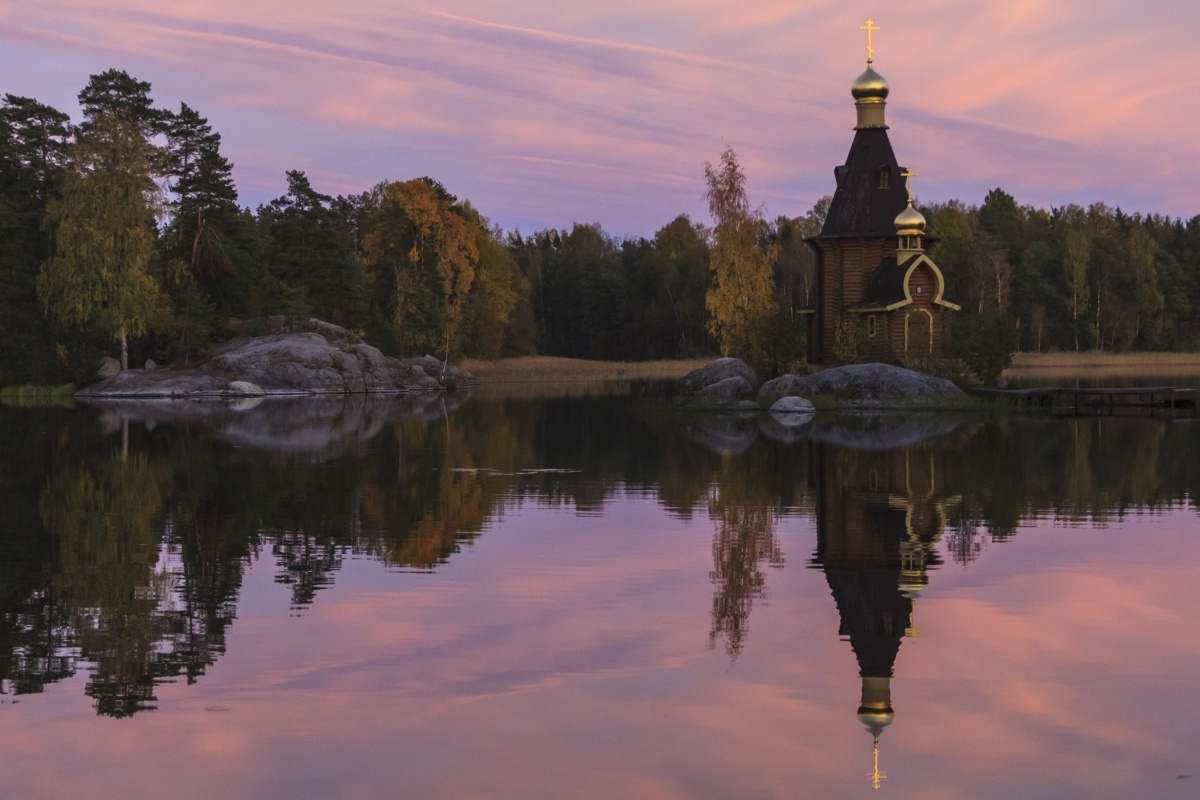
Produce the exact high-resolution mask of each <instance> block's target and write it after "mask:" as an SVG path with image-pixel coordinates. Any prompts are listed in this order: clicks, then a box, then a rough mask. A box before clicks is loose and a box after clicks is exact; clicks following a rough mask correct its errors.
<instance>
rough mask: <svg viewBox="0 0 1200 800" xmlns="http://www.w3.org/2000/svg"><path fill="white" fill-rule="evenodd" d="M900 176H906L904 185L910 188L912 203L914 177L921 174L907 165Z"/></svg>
mask: <svg viewBox="0 0 1200 800" xmlns="http://www.w3.org/2000/svg"><path fill="white" fill-rule="evenodd" d="M900 177H901V178H904V185H905V186H906V187H907V188H908V202H909V203H911V202H912V201H913V193H912V179H913V178H919V177H921V176H920V175H919V174H917V173H916V172H913V171H912V167H905V168H904V172H901V173H900Z"/></svg>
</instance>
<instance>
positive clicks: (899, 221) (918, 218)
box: [894, 200, 925, 236]
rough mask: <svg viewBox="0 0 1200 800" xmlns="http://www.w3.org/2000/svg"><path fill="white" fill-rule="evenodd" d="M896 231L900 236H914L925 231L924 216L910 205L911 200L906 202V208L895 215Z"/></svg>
mask: <svg viewBox="0 0 1200 800" xmlns="http://www.w3.org/2000/svg"><path fill="white" fill-rule="evenodd" d="M894 224H895V225H896V233H897V234H899V235H900V236H916V235H918V234H921V233H924V232H925V217H924V216H922V215H921V212H920V211H917V210H916V209H915V208H913V207H912V201H911V200H910V201H909V202H908V208H906V209H904V210H903V211H901V212H900V213H899V214H897V215H896V221H895V223H894Z"/></svg>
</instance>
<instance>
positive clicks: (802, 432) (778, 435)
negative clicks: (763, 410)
mask: <svg viewBox="0 0 1200 800" xmlns="http://www.w3.org/2000/svg"><path fill="white" fill-rule="evenodd" d="M810 422H812V415H811V414H782V415H778V416H776V415H775V414H763V415H762V416H761V417H759V419H758V428H759V430H761V431H762V433H763V435H764V436H767V437H768V438H771V439H774V440H775V441H777V442H783V443H784V444H795V443H796V442H799V441H801V440H803V439H807V438H809V433H808V431H809V428H810V425H809V423H810Z"/></svg>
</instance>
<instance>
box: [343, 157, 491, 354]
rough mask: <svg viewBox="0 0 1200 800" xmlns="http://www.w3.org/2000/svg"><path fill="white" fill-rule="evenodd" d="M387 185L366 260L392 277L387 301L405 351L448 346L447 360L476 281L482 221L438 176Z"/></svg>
mask: <svg viewBox="0 0 1200 800" xmlns="http://www.w3.org/2000/svg"><path fill="white" fill-rule="evenodd" d="M381 188H382V198H381V200H380V203H379V207H378V210H377V211H376V218H375V223H376V224H375V230H374V231H372V232H371V233H370V234H368V235H367V237H366V239H365V242H364V245H365V251H366V260H367V263H368V264H369V265H370V266H372V267H374V268H375V269H376V270H377V273H376V275H377V278H378V279H381V280H385V281H387V282H388V285H389V288H390V290H391V291H390V292H389V294H390V295H391V296H390V297H388V298H387V299H386V303H387V305H388V310H389V311H390V316H391V321H392V323H393V324H394V326H395V328H396V330H397V331H398V332H399V334H400V337H401V338H400V346H401V350H402V352H408V353H411V352H418V353H419V352H436V351H442V352H443V353H444V357H445V358H446V359H447V360H448V359H449V358H450V354H451V353H452V352H453V351H454V350H455V348H456V346H457V344H458V341H459V337H460V334H461V327H462V321H463V309H464V306H465V304H466V301H467V295H468V293H469V292H470V291H471V287H472V285H473V284H474V282H475V273H476V268H477V266H478V263H479V243H478V241H477V228H478V225H477V224H473V223H472V221H471V220H470V219H468V216H467V214H466V213H465V211H464V209H463V207H462V206H459V205H457V200H456V198H455V197H454V196H453V195H451V194H450V193H448V192H447V191H446V190H445V189H444V188H442V186H441V185H440V184H438V183H436V182H434V181H431V180H428V179H419V178H418V179H416V180H411V181H404V182H403V183H388V184H385V185H384V186H383V187H381Z"/></svg>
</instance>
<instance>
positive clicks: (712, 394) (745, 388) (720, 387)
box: [696, 375, 754, 403]
mask: <svg viewBox="0 0 1200 800" xmlns="http://www.w3.org/2000/svg"><path fill="white" fill-rule="evenodd" d="M696 397H697V399H704V400H710V401H717V402H719V403H736V402H737V401H738V400H748V399H750V398H751V397H754V387H753V386H751V385H750V383H749V382H748V381H747V380H746V379H745V378H743V377H741V376H740V375H735V376H734V377H732V378H726V379H725V380H723V381H718V382H716V383H710V384H709V385H708V386H705V387H704V388H703V389H701V390H700V391H698V392H696Z"/></svg>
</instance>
